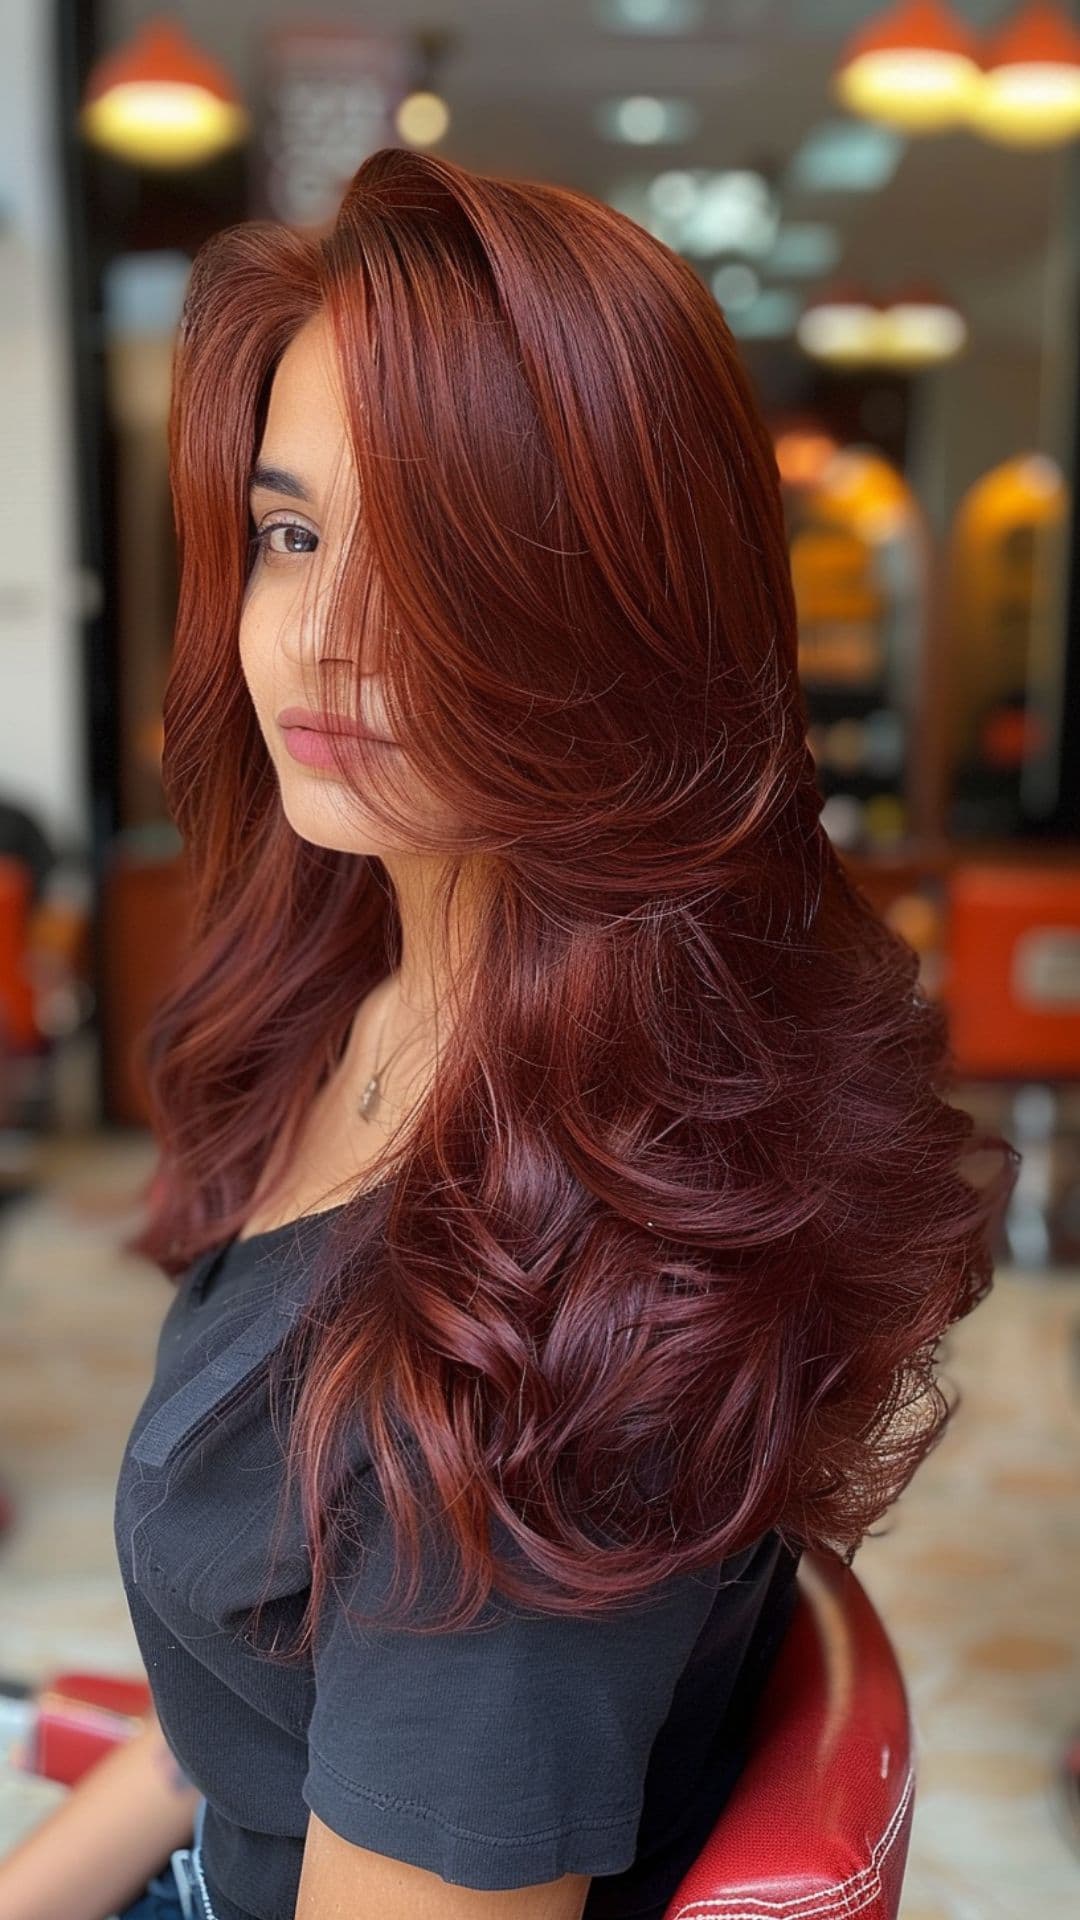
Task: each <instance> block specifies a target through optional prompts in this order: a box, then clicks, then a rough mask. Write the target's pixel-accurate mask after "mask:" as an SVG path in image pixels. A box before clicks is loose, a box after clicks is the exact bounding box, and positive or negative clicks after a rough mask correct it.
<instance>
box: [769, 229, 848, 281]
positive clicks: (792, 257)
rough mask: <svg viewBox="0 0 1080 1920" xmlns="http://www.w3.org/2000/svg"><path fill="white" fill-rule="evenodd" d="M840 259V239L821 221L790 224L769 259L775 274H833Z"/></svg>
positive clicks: (782, 230)
mask: <svg viewBox="0 0 1080 1920" xmlns="http://www.w3.org/2000/svg"><path fill="white" fill-rule="evenodd" d="M839 258H840V235H839V234H838V233H837V231H836V228H835V227H829V226H826V225H825V223H824V222H823V221H818V220H789V221H788V222H787V223H786V224H785V225H784V226H782V227H781V228H780V231H779V233H778V234H777V236H776V239H775V240H774V241H773V248H772V252H771V253H770V255H769V263H768V264H769V272H770V273H771V274H776V275H782V274H792V275H801V274H810V275H813V276H815V277H820V276H821V275H822V274H826V273H831V272H832V270H833V268H834V267H835V265H836V263H837V261H838V260H839Z"/></svg>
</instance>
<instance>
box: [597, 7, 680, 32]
mask: <svg viewBox="0 0 1080 1920" xmlns="http://www.w3.org/2000/svg"><path fill="white" fill-rule="evenodd" d="M593 12H594V13H595V14H597V15H598V17H599V18H600V20H601V21H602V22H603V23H604V25H605V26H612V27H617V28H618V29H619V30H620V31H621V32H622V33H685V32H686V31H687V29H688V28H689V27H698V26H700V25H701V22H702V20H703V18H704V15H705V0H594V4H593Z"/></svg>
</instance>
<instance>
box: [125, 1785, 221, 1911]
mask: <svg viewBox="0 0 1080 1920" xmlns="http://www.w3.org/2000/svg"><path fill="white" fill-rule="evenodd" d="M205 1818H206V1801H205V1799H202V1800H200V1801H199V1809H198V1812H197V1813H196V1815H195V1834H194V1842H193V1845H192V1846H190V1847H176V1848H174V1850H173V1852H172V1853H171V1854H170V1856H169V1864H168V1866H167V1867H166V1869H165V1871H164V1873H158V1874H155V1875H154V1878H153V1879H152V1880H150V1881H148V1882H147V1884H146V1886H145V1888H144V1889H143V1891H142V1893H137V1894H136V1896H135V1898H134V1900H133V1901H132V1902H131V1903H130V1905H128V1906H126V1907H125V1908H124V1911H123V1912H122V1913H121V1914H119V1915H118V1916H117V1920H216V1915H215V1913H214V1909H213V1907H212V1906H211V1905H210V1895H209V1894H208V1893H207V1891H206V1881H205V1880H204V1878H203V1870H202V1831H203V1822H204V1820H205Z"/></svg>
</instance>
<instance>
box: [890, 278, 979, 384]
mask: <svg viewBox="0 0 1080 1920" xmlns="http://www.w3.org/2000/svg"><path fill="white" fill-rule="evenodd" d="M967 337H968V328H967V321H966V320H965V319H964V316H963V314H962V313H961V312H960V309H959V307H957V306H956V304H955V303H954V302H953V301H952V300H949V299H946V297H945V295H944V294H942V293H941V292H940V291H939V290H938V288H937V287H933V286H930V285H927V284H926V283H924V282H922V281H920V282H916V283H913V284H911V285H910V286H906V287H901V288H899V289H898V290H897V291H896V293H894V294H893V297H892V299H891V300H890V301H889V303H888V305H887V306H886V308H885V311H884V313H883V314H882V318H881V325H880V328H879V331H878V339H877V342H876V349H877V351H876V356H875V357H876V359H877V361H878V363H879V365H882V366H885V365H888V366H894V367H897V368H901V369H904V370H906V371H909V372H912V373H914V372H916V371H917V370H918V369H919V368H920V367H936V366H940V365H941V364H942V362H943V361H945V360H952V359H954V358H955V356H956V355H957V354H958V353H960V352H961V350H962V349H963V347H964V346H965V345H966V344H967Z"/></svg>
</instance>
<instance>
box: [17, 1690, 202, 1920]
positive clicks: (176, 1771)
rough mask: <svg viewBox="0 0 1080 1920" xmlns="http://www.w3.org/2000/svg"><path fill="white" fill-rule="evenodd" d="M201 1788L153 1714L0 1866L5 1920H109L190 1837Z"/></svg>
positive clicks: (92, 1770)
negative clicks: (179, 1760)
mask: <svg viewBox="0 0 1080 1920" xmlns="http://www.w3.org/2000/svg"><path fill="white" fill-rule="evenodd" d="M199 1798H200V1796H199V1790H198V1788H197V1787H195V1786H193V1785H192V1784H191V1782H190V1780H188V1778H187V1776H186V1775H185V1774H184V1773H182V1772H181V1770H180V1767H179V1766H178V1764H177V1762H176V1760H175V1758H174V1756H173V1754H172V1752H171V1751H170V1749H169V1747H168V1745H167V1743H166V1740H165V1737H164V1735H163V1733H162V1731H161V1728H160V1726H159V1725H158V1722H157V1716H156V1715H152V1716H151V1718H150V1719H149V1720H148V1721H147V1722H146V1725H145V1726H144V1728H143V1730H142V1732H141V1733H137V1734H135V1735H133V1737H132V1738H131V1739H130V1740H126V1741H125V1742H124V1744H123V1745H122V1746H120V1747H117V1748H116V1749H114V1751H113V1752H112V1753H108V1754H106V1756H105V1758H104V1759H103V1760H99V1761H98V1762H97V1764H96V1765H95V1766H93V1767H91V1769H90V1771H89V1773H85V1774H84V1775H83V1776H82V1778H81V1780H79V1781H78V1782H77V1784H76V1785H75V1786H74V1787H73V1788H72V1790H71V1792H70V1794H69V1795H68V1798H67V1799H66V1800H64V1801H62V1802H61V1804H60V1805H59V1806H58V1807H55V1808H54V1809H53V1811H52V1812H51V1813H50V1814H47V1815H46V1817H45V1819H44V1820H42V1821H40V1822H39V1824H38V1825H37V1826H36V1827H34V1828H32V1829H31V1831H30V1832H29V1833H28V1834H24V1835H23V1837H22V1839H21V1840H20V1841H18V1842H17V1844H16V1845H15V1847H14V1848H13V1849H12V1850H11V1852H9V1853H7V1854H5V1855H4V1857H3V1859H0V1914H2V1915H3V1920H106V1916H108V1915H110V1914H114V1913H117V1912H119V1910H120V1909H121V1908H122V1907H124V1906H126V1905H128V1903H129V1902H130V1901H131V1900H133V1899H134V1898H135V1895H136V1894H137V1893H139V1892H141V1891H142V1888H143V1887H144V1886H145V1885H146V1882H147V1880H149V1879H150V1878H151V1877H152V1876H153V1875H154V1874H156V1873H160V1872H161V1871H162V1869H163V1867H164V1866H165V1864H166V1862H167V1861H168V1858H169V1855H170V1853H171V1852H172V1850H173V1848H174V1847H184V1846H189V1845H190V1844H191V1841H192V1840H193V1838H194V1831H195V1815H196V1812H197V1810H198V1805H199Z"/></svg>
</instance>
